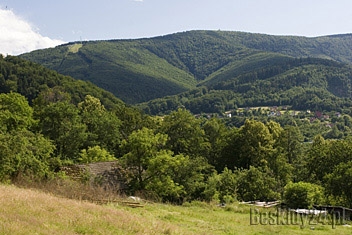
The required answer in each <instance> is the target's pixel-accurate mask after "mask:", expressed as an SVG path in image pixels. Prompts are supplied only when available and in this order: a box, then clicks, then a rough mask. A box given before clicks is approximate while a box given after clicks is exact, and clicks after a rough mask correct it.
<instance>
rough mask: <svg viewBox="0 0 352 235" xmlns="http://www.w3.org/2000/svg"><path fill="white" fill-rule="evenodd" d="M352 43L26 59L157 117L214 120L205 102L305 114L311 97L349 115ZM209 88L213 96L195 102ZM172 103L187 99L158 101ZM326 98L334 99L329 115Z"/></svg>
mask: <svg viewBox="0 0 352 235" xmlns="http://www.w3.org/2000/svg"><path fill="white" fill-rule="evenodd" d="M351 37H352V35H350V34H346V35H335V36H326V37H316V38H307V37H297V36H271V35H264V34H251V33H244V32H228V31H189V32H182V33H176V34H171V35H166V36H160V37H154V38H145V39H134V40H110V41H82V42H72V43H68V44H65V45H61V46H58V47H56V48H49V49H44V50H37V51H33V52H30V53H26V54H23V55H21V57H22V58H25V59H28V60H31V61H33V62H36V63H40V64H42V65H44V66H45V67H47V68H50V69H54V70H56V71H58V72H59V73H61V74H64V75H69V76H72V77H74V78H76V79H81V80H88V81H90V82H92V83H94V84H95V85H97V86H99V87H101V88H103V89H105V90H107V91H110V92H111V93H113V94H114V95H115V96H116V97H118V98H120V99H121V100H123V101H124V102H126V103H128V104H139V103H143V102H148V101H150V103H147V105H145V104H143V110H145V111H146V112H147V113H150V114H157V113H166V112H170V111H172V110H175V109H174V106H175V105H179V104H181V105H185V106H187V108H188V109H190V110H191V111H192V112H193V113H195V112H199V110H201V111H202V112H208V110H209V108H206V105H207V104H204V105H203V107H201V108H199V107H198V105H197V103H200V102H201V101H199V100H207V101H209V102H208V103H210V102H211V103H214V104H215V105H211V106H215V108H214V109H213V110H212V111H215V112H216V111H218V110H222V109H226V107H232V106H238V107H242V106H252V105H256V104H261V105H267V104H273V105H277V106H278V105H280V103H281V104H289V103H292V101H291V100H295V98H297V97H302V99H303V102H305V103H302V102H299V104H300V103H302V105H303V106H305V105H310V104H309V102H308V101H307V100H309V99H310V97H311V96H314V97H317V99H320V100H322V102H321V103H319V104H318V108H320V109H329V108H331V104H332V105H335V103H337V104H338V106H339V107H344V105H345V102H346V101H344V100H343V98H346V97H348V98H350V97H351V81H350V79H349V76H350V71H351V68H350V66H349V65H351V63H352V50H351V48H352V45H351V44H352V43H351V41H352V40H351ZM281 81H283V82H281ZM203 87H204V88H205V89H206V90H207V91H208V92H207V93H206V94H200V95H199V96H201V97H200V98H198V97H192V96H193V94H194V93H197V91H198V90H199V89H201V90H203ZM300 88H304V90H299V89H300ZM258 90H260V91H261V92H260V94H263V95H262V96H260V95H259V94H258V92H257V91H258ZM180 93H182V95H180ZM183 93H184V95H183ZM209 93H210V94H209ZM223 93H224V94H223ZM173 95H177V97H179V98H180V99H182V98H183V97H185V98H184V99H183V100H181V101H180V100H178V99H179V98H175V97H171V98H168V99H167V100H162V101H159V100H155V99H158V98H163V97H165V96H173ZM253 95H255V96H253ZM322 96H324V97H326V99H328V101H329V102H328V103H329V104H328V107H325V106H324V105H323V104H324V103H325V101H324V100H323V99H322ZM186 98H187V99H189V100H188V103H187V100H186ZM341 99H342V100H341ZM165 102H167V104H168V105H170V107H165V105H164V103H165ZM315 103H316V102H315ZM299 104H295V106H299ZM292 105H293V104H292ZM348 105H349V104H348ZM146 106H147V107H146ZM193 106H196V107H198V109H197V108H195V107H193ZM219 106H220V107H219ZM305 108H307V107H305Z"/></svg>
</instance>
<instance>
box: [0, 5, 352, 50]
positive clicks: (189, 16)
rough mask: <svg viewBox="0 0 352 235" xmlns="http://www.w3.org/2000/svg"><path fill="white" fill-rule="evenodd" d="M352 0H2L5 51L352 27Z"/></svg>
mask: <svg viewBox="0 0 352 235" xmlns="http://www.w3.org/2000/svg"><path fill="white" fill-rule="evenodd" d="M351 9H352V1H351V0H333V1H332V0H294V1H293V0H99V1H97V0H84V1H83V0H59V1H50V0H0V53H1V54H4V55H6V54H10V55H18V54H21V53H24V52H29V51H32V50H36V49H41V48H47V47H54V46H56V45H59V44H62V43H66V42H73V41H80V40H107V39H135V38H144V37H154V36H161V35H166V34H171V33H176V32H183V31H189V30H224V31H225V30H229V31H243V32H252V33H265V34H272V35H297V36H307V37H315V36H324V35H332V34H344V33H352V10H351Z"/></svg>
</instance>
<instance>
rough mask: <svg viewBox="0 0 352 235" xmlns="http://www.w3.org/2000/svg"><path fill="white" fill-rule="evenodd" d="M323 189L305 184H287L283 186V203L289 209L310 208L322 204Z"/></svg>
mask: <svg viewBox="0 0 352 235" xmlns="http://www.w3.org/2000/svg"><path fill="white" fill-rule="evenodd" d="M323 193H324V192H323V188H322V187H321V186H319V185H316V184H311V183H307V182H298V183H292V182H291V183H288V184H287V185H286V186H285V191H284V201H285V203H286V204H287V206H288V207H289V208H293V209H297V208H312V207H313V205H319V204H320V203H322V202H323Z"/></svg>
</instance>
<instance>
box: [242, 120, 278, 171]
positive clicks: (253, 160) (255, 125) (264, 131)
mask: <svg viewBox="0 0 352 235" xmlns="http://www.w3.org/2000/svg"><path fill="white" fill-rule="evenodd" d="M239 134H240V138H239V139H238V141H239V143H238V144H239V148H240V149H239V156H238V161H237V164H236V167H238V168H245V169H249V167H250V166H256V167H257V166H262V165H267V164H268V161H269V160H270V157H271V155H272V153H273V144H274V139H273V136H272V135H271V133H270V131H269V129H268V128H267V127H266V126H265V125H264V124H263V123H262V122H258V121H255V120H249V119H247V120H246V122H245V124H244V125H243V126H242V127H241V128H240V129H239Z"/></svg>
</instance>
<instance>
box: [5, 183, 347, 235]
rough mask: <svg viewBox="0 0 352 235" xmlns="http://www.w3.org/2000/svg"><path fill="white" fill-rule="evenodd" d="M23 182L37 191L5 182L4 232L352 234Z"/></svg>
mask: <svg viewBox="0 0 352 235" xmlns="http://www.w3.org/2000/svg"><path fill="white" fill-rule="evenodd" d="M55 185H56V186H55ZM21 186H22V187H26V186H31V187H34V186H35V187H36V188H37V189H24V188H19V187H16V186H11V185H0V234H6V235H7V234H211V235H213V234H241V235H243V234H248V235H249V234H268V235H269V234H315V235H320V234H352V228H351V227H344V226H341V225H340V226H337V228H336V229H332V228H331V226H329V225H316V226H314V230H311V227H310V226H306V227H305V228H304V229H301V228H300V226H298V225H288V226H277V225H274V226H269V225H250V223H249V222H250V214H249V209H250V207H248V206H246V205H240V204H233V205H228V206H226V207H225V208H220V207H218V206H217V205H216V204H207V203H202V202H192V203H186V204H185V205H183V206H174V205H168V204H158V203H147V204H144V207H141V208H130V207H127V206H124V205H123V204H120V203H118V204H116V203H110V204H107V205H97V204H94V203H90V202H86V201H83V199H84V200H85V199H87V198H90V199H91V200H92V199H93V198H100V197H103V196H104V195H105V194H104V193H106V192H101V191H100V190H101V189H99V188H91V187H88V186H87V185H81V184H75V183H74V182H71V181H60V180H59V181H51V182H50V183H42V184H38V183H37V184H33V183H32V184H30V185H25V184H24V183H23V182H22V185H21ZM45 187H48V188H46V189H45ZM55 187H56V188H55ZM75 187H77V188H75ZM39 188H41V189H40V190H44V189H45V190H46V191H47V192H42V191H39ZM81 190H88V191H87V192H84V191H81ZM48 191H53V192H52V193H49V192H48ZM70 191H71V192H70ZM94 192H95V193H96V195H94ZM54 194H55V195H54ZM57 195H60V197H58V196H57ZM64 196H65V197H66V198H63V197H64ZM94 196H95V197H94ZM105 196H106V195H105ZM110 196H111V195H110ZM115 196H116V195H115ZM67 197H70V198H80V199H82V200H77V199H76V200H73V199H68V198H67Z"/></svg>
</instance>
